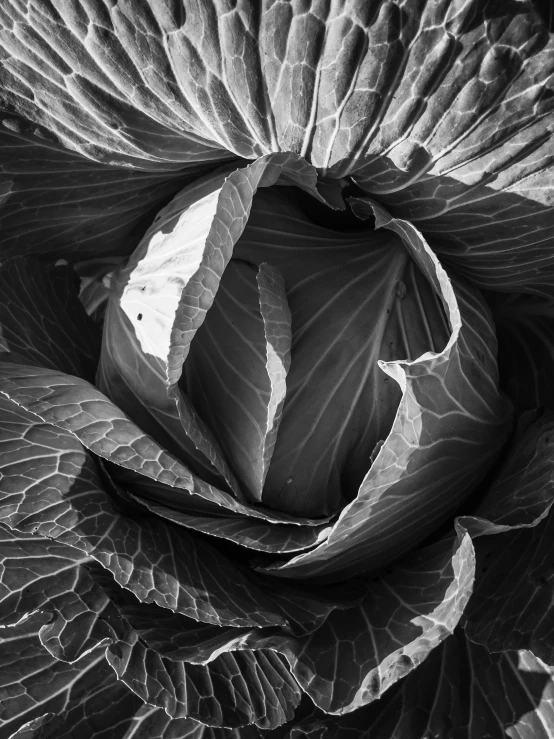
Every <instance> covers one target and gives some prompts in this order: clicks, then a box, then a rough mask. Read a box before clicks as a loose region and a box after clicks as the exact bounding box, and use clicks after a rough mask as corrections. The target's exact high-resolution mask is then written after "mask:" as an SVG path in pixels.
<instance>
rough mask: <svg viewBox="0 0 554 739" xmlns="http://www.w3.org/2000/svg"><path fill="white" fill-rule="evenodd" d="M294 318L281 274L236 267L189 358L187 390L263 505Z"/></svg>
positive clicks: (225, 280)
mask: <svg viewBox="0 0 554 739" xmlns="http://www.w3.org/2000/svg"><path fill="white" fill-rule="evenodd" d="M290 344H291V315H290V310H289V307H288V303H287V298H286V294H285V285H284V281H283V278H282V276H281V274H280V273H279V272H278V271H277V270H276V269H274V268H273V267H271V266H270V265H269V264H267V263H265V262H262V264H261V265H260V266H259V267H258V269H257V270H256V267H255V266H254V265H250V264H246V263H245V262H242V261H238V260H231V261H230V263H229V264H228V266H227V268H226V270H225V273H224V274H223V277H222V280H221V282H220V285H219V289H218V292H217V298H216V300H215V301H214V304H213V306H212V308H211V310H210V312H209V313H208V315H207V316H206V319H205V321H204V323H203V324H202V326H201V328H200V329H199V331H198V333H197V336H196V340H195V342H194V343H193V344H192V347H191V352H190V354H189V356H188V358H187V364H186V370H185V372H186V375H185V377H186V381H185V383H184V384H185V388H186V391H187V393H188V394H189V396H190V397H191V399H192V401H193V402H194V404H195V406H196V407H197V408H198V410H199V412H200V414H201V415H202V417H203V418H204V419H206V421H207V422H208V423H209V424H210V426H211V428H213V429H214V433H215V434H216V436H217V437H218V438H219V439H220V442H221V445H222V447H223V448H224V449H225V451H226V453H227V458H228V459H229V460H230V461H231V463H232V466H233V468H234V469H235V471H236V473H237V475H238V477H239V479H240V480H241V483H242V485H243V487H244V489H245V490H246V491H247V492H248V497H249V498H250V499H251V500H252V501H258V502H260V501H261V500H262V490H263V486H264V483H265V479H266V477H267V473H268V470H269V465H270V463H271V458H272V456H273V450H274V447H275V441H276V439H277V432H278V429H279V423H280V420H281V413H282V409H283V404H284V402H285V395H286V376H287V372H288V370H289V367H290Z"/></svg>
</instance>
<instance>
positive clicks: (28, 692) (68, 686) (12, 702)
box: [0, 613, 111, 739]
mask: <svg viewBox="0 0 554 739" xmlns="http://www.w3.org/2000/svg"><path fill="white" fill-rule="evenodd" d="M47 620H48V616H46V615H44V614H40V613H38V614H35V615H33V616H32V618H31V619H29V620H28V621H27V622H26V623H24V624H22V625H21V626H16V627H9V628H7V629H5V630H3V631H2V649H1V650H0V660H1V666H2V669H1V671H0V674H1V679H0V683H1V685H0V722H1V723H0V726H1V727H2V728H1V729H0V731H1V732H2V733H1V734H0V736H2V739H4V737H6V739H7V737H8V736H9V735H10V734H11V732H12V731H15V730H17V728H19V726H21V724H22V723H26V722H27V721H29V720H31V719H33V718H35V717H40V716H42V715H43V714H45V713H59V712H62V711H64V710H66V708H67V707H69V706H70V705H72V704H75V703H77V702H78V703H81V701H82V700H83V697H84V695H86V692H87V688H88V685H87V684H88V683H89V682H90V680H91V678H92V680H93V682H95V681H96V680H97V678H98V677H99V676H100V675H103V676H106V674H109V672H110V671H111V670H110V668H109V667H108V665H107V664H106V661H105V659H104V655H103V653H102V651H101V650H95V651H93V652H89V653H88V654H86V655H85V656H83V657H82V658H81V659H80V660H79V661H78V662H76V663H74V664H73V665H69V664H67V663H65V662H60V661H59V660H58V659H56V658H55V657H53V656H52V655H51V654H50V653H49V652H47V651H46V650H45V649H44V648H43V647H42V645H41V643H40V641H39V638H38V631H39V629H40V628H41V627H42V626H43V625H44V623H45V622H46V621H47ZM83 693H84V695H83Z"/></svg>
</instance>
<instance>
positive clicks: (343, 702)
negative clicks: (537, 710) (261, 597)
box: [260, 531, 475, 714]
mask: <svg viewBox="0 0 554 739" xmlns="http://www.w3.org/2000/svg"><path fill="white" fill-rule="evenodd" d="M474 571H475V559H474V553H473V546H472V543H471V539H470V537H469V535H468V534H465V533H463V532H461V531H460V534H459V537H458V541H457V542H456V543H455V544H454V548H452V540H451V539H449V540H446V541H441V542H439V544H437V545H434V546H432V547H429V548H427V549H424V550H421V551H420V552H418V553H417V554H413V555H411V556H410V557H409V558H408V559H406V560H405V561H403V562H401V563H399V564H397V565H395V567H394V568H392V570H390V571H385V572H384V573H383V574H382V575H381V576H378V577H375V578H374V579H373V581H372V583H371V587H370V589H369V592H368V594H367V595H366V596H365V597H364V599H363V600H362V601H361V603H359V604H358V605H357V606H355V607H353V608H351V609H350V610H349V611H348V613H347V614H343V613H340V612H338V611H336V612H333V613H332V614H330V615H329V616H328V618H327V619H326V621H325V622H324V624H323V625H322V626H321V627H320V628H319V629H318V630H317V631H315V632H314V633H313V634H310V635H308V636H306V637H303V638H301V639H296V640H292V639H283V638H282V637H279V636H278V635H277V636H274V637H269V638H268V640H267V644H266V646H268V647H270V648H273V649H277V650H278V651H280V652H282V653H283V654H284V655H285V657H286V658H287V660H288V662H289V664H290V666H291V670H292V673H293V675H294V676H295V677H296V679H297V680H298V682H299V684H300V686H301V687H302V689H303V690H304V691H306V693H308V695H309V696H310V698H311V699H312V700H313V701H314V703H315V704H316V706H317V707H318V708H321V709H323V710H324V711H326V712H328V713H333V714H343V713H349V712H350V711H354V710H356V709H358V708H360V707H361V706H364V705H366V704H367V703H371V702H372V701H374V700H376V699H377V698H379V697H380V696H381V695H382V694H383V693H384V692H385V691H387V690H388V689H389V688H390V687H391V686H392V685H394V683H395V682H397V681H398V680H400V679H401V678H403V677H404V676H405V675H406V674H408V673H409V672H411V671H412V670H415V669H416V668H417V670H419V667H418V666H419V665H420V663H421V662H423V661H424V660H425V659H426V658H427V657H428V655H429V654H430V652H432V651H433V650H434V649H435V648H436V647H437V646H438V645H439V644H440V643H441V642H442V641H444V639H446V637H447V636H448V635H449V634H451V633H452V632H453V631H454V629H455V627H456V626H457V624H458V622H459V620H460V618H461V616H462V614H463V612H464V609H465V606H466V604H467V601H468V599H469V596H470V595H471V590H472V587H473V579H474ZM260 646H263V642H262V643H261V644H260Z"/></svg>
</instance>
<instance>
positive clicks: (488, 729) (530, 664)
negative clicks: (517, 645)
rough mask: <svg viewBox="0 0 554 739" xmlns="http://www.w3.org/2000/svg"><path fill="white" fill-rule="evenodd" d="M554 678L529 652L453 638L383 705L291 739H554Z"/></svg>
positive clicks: (314, 725) (310, 726) (311, 726)
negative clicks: (493, 650)
mask: <svg viewBox="0 0 554 739" xmlns="http://www.w3.org/2000/svg"><path fill="white" fill-rule="evenodd" d="M553 703H554V680H553V678H552V674H551V670H550V669H549V668H547V667H546V666H545V665H544V664H542V663H541V662H540V660H538V659H537V658H536V657H534V656H533V655H532V654H531V653H530V652H525V651H521V652H519V653H518V652H511V653H504V654H489V653H488V652H487V651H486V650H485V649H484V648H483V647H480V646H477V645H476V644H472V643H471V642H470V641H468V640H466V639H465V638H464V635H463V631H461V630H458V631H457V633H456V634H455V635H454V636H452V637H450V638H448V639H447V640H446V641H445V642H444V643H443V644H442V645H441V646H440V647H439V648H438V649H436V650H435V651H434V652H433V653H432V654H431V656H430V657H429V658H428V659H427V660H426V662H425V664H423V665H421V667H420V668H418V670H417V671H415V672H413V673H411V674H410V675H408V677H406V678H405V679H404V680H402V681H401V682H400V683H398V685H397V686H395V688H393V689H392V690H391V691H390V693H388V694H387V696H386V697H384V698H382V699H381V700H380V701H376V702H375V703H372V704H371V705H370V706H367V707H366V708H364V709H362V710H360V711H356V712H355V713H352V714H350V715H348V716H344V717H341V718H338V719H337V718H333V719H331V720H327V721H325V720H323V721H321V720H320V721H319V722H313V721H312V722H310V721H309V720H308V721H307V723H306V725H305V726H304V725H301V726H299V727H298V729H293V730H292V732H291V735H290V736H291V739H300V737H304V736H309V737H310V739H320V738H321V739H323V738H324V739H424V738H425V739H426V737H431V736H433V737H441V739H442V737H445V738H446V737H454V736H455V737H456V738H457V739H458V738H459V739H482V738H483V737H488V739H505V737H506V736H508V737H510V739H550V737H551V736H552V733H553V731H554V710H553Z"/></svg>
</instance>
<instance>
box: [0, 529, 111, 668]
mask: <svg viewBox="0 0 554 739" xmlns="http://www.w3.org/2000/svg"><path fill="white" fill-rule="evenodd" d="M0 549H1V568H0V619H1V621H2V622H6V621H8V623H9V622H10V621H12V620H13V619H14V616H19V617H20V618H22V617H24V616H25V615H28V616H29V617H33V614H34V613H37V612H40V613H45V614H47V615H50V620H49V621H47V622H46V623H44V625H43V626H41V627H40V629H39V631H38V637H39V639H40V641H41V643H42V644H43V646H45V647H46V649H48V651H49V652H50V653H51V654H52V656H53V657H55V658H56V659H59V660H63V661H64V662H75V661H76V660H77V659H79V658H80V657H81V656H83V655H84V654H86V653H87V652H89V651H90V650H91V649H96V648H97V647H98V645H99V644H100V643H101V642H102V641H103V640H106V639H107V640H109V639H110V637H111V632H110V630H109V629H108V628H107V625H106V624H105V622H104V621H103V620H102V618H105V617H106V616H107V612H108V611H109V605H110V604H109V599H108V597H107V595H106V593H105V592H104V591H103V590H102V589H101V588H100V587H99V586H98V585H97V584H96V583H95V581H94V578H93V577H91V574H90V571H89V566H90V564H91V563H94V560H93V559H92V558H91V557H87V556H86V555H83V553H82V552H80V551H79V550H77V549H73V547H68V546H65V545H63V544H59V543H58V542H55V541H50V540H49V539H42V538H40V537H38V536H32V535H25V534H18V533H16V532H11V531H9V530H8V529H6V528H4V527H3V526H2V527H1V528H0Z"/></svg>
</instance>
